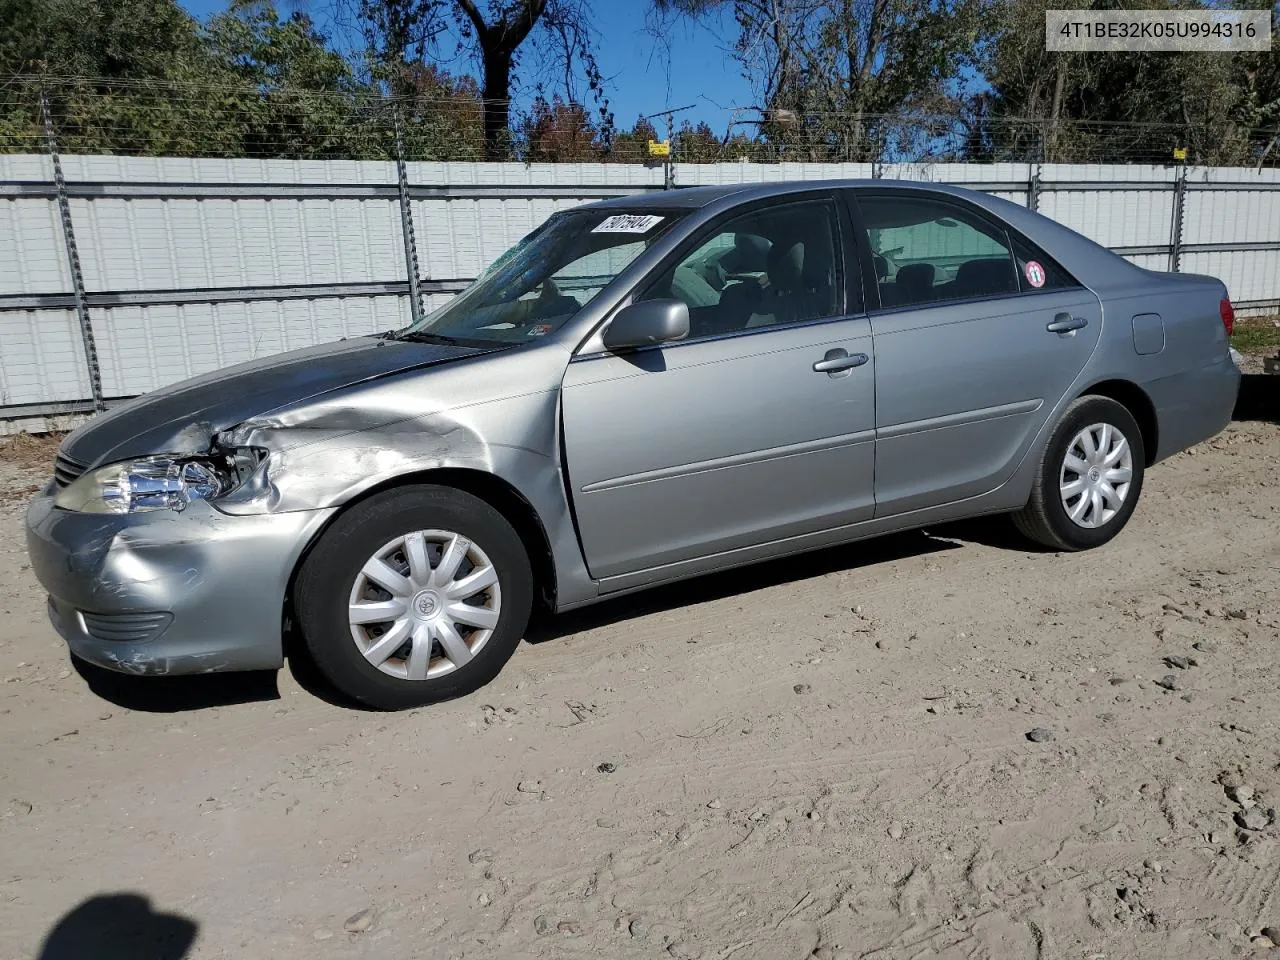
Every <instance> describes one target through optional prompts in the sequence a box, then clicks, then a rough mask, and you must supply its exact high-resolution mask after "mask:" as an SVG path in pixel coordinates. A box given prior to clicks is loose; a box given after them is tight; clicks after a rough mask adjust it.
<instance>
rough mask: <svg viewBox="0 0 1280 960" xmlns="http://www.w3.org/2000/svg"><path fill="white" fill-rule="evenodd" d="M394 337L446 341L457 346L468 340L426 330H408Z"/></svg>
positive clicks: (420, 340)
mask: <svg viewBox="0 0 1280 960" xmlns="http://www.w3.org/2000/svg"><path fill="white" fill-rule="evenodd" d="M394 332H395V331H393V333H394ZM392 339H394V340H408V341H410V342H411V343H444V344H448V345H449V346H457V345H458V344H462V343H465V342H466V341H464V340H459V339H458V338H457V337H447V336H445V335H444V334H443V333H428V332H427V331H425V330H406V331H404V332H403V333H401V334H399V336H393V337H392Z"/></svg>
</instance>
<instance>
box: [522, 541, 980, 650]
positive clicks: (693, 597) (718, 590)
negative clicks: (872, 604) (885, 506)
mask: <svg viewBox="0 0 1280 960" xmlns="http://www.w3.org/2000/svg"><path fill="white" fill-rule="evenodd" d="M986 522H988V523H991V522H992V521H986ZM997 522H998V521H997ZM959 546H960V545H959V544H958V543H955V542H954V541H952V540H947V539H941V538H939V537H936V536H931V535H930V534H929V533H926V532H925V531H922V530H913V531H908V532H906V533H895V534H888V535H885V536H883V537H877V538H874V539H870V540H861V541H859V542H857V543H848V544H841V545H840V546H836V547H828V548H826V549H824V550H816V551H814V552H812V553H803V554H798V555H796V556H793V557H784V558H782V559H778V560H769V561H764V562H761V563H756V564H752V565H751V566H747V567H738V568H736V569H733V570H725V571H723V572H720V573H709V574H706V575H705V576H701V577H695V578H693V579H691V580H682V581H681V582H679V583H673V584H671V585H669V586H664V587H652V588H650V589H648V590H644V591H642V592H640V593H633V594H629V595H627V596H625V597H618V598H617V599H616V600H604V601H601V602H600V603H597V604H593V605H591V606H589V607H585V608H583V609H582V610H571V611H569V612H568V613H562V614H559V615H557V616H548V615H542V616H539V617H537V618H536V619H535V620H534V622H533V623H532V624H530V626H529V631H528V633H526V635H525V640H527V641H528V642H529V643H545V642H547V641H549V640H556V639H559V638H561V637H566V636H570V635H571V634H575V633H581V632H583V631H584V630H593V629H596V628H599V627H605V626H609V625H611V624H615V623H621V622H622V621H625V620H630V619H632V618H634V617H643V616H647V615H650V614H655V613H663V612H665V611H668V610H674V609H676V608H677V607H689V606H695V605H697V604H699V603H707V602H709V601H712V600H720V599H723V598H725V597H732V596H736V595H738V594H743V593H752V592H754V591H756V590H761V589H763V588H765V587H776V586H781V585H783V584H787V583H793V582H796V581H800V580H807V579H809V578H811V577H820V576H824V575H825V574H828V573H835V572H837V571H841V570H855V569H857V568H858V567H865V566H871V565H873V564H877V563H885V562H887V561H890V560H903V559H906V558H908V557H918V556H922V555H924V554H928V553H937V552H939V551H942V550H955V549H958V548H959ZM838 600H839V602H840V603H846V602H847V603H849V604H856V603H857V591H856V588H854V589H853V590H852V591H851V592H850V593H849V594H848V595H847V596H842V597H840V598H838ZM832 602H833V603H835V602H836V600H835V599H833V601H832Z"/></svg>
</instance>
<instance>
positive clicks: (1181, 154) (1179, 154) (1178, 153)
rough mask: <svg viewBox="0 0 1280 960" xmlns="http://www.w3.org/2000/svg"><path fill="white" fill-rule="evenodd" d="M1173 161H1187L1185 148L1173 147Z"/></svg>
mask: <svg viewBox="0 0 1280 960" xmlns="http://www.w3.org/2000/svg"><path fill="white" fill-rule="evenodd" d="M1173 159H1175V160H1185V159H1187V148H1186V147H1174V148H1173Z"/></svg>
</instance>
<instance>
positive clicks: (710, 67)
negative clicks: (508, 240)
mask: <svg viewBox="0 0 1280 960" xmlns="http://www.w3.org/2000/svg"><path fill="white" fill-rule="evenodd" d="M179 2H181V3H182V5H183V6H184V7H186V8H187V9H188V10H190V11H191V12H192V13H193V14H195V15H196V16H197V17H200V18H202V19H203V18H205V17H208V16H210V15H211V14H214V13H219V12H221V11H222V10H225V9H226V7H227V3H226V0H179ZM278 6H279V9H280V10H281V11H282V12H283V13H289V12H292V11H293V10H295V9H296V10H302V11H304V12H306V13H308V14H310V15H311V17H312V19H313V20H315V21H316V22H317V24H318V25H319V26H320V28H321V29H322V30H323V31H324V32H325V33H327V34H329V35H330V36H333V35H334V34H335V32H336V30H335V28H334V25H333V24H332V22H331V21H330V10H331V9H332V0H278ZM595 7H596V9H595V10H594V12H593V14H592V16H593V19H594V23H595V27H596V31H597V33H598V35H599V38H598V43H597V49H596V56H597V59H598V62H599V64H600V69H601V72H602V73H603V74H604V76H605V77H606V83H607V88H606V92H607V93H608V96H609V99H610V103H611V107H612V109H613V113H614V118H615V121H616V123H617V125H618V127H619V128H620V129H626V128H630V126H631V124H632V123H633V122H634V121H635V119H636V117H637V116H639V115H641V114H652V113H657V112H658V111H659V110H665V109H668V108H672V107H683V106H686V105H689V104H692V105H693V107H694V108H693V109H692V110H687V111H684V112H683V113H681V114H679V115H678V117H677V122H679V120H681V119H684V118H688V119H690V120H692V121H693V122H697V121H699V120H705V121H706V122H707V123H709V124H710V125H711V127H712V129H714V130H715V131H716V133H718V134H723V133H724V131H725V128H726V127H727V126H728V124H729V121H730V114H731V111H730V108H731V107H734V106H749V105H750V104H751V91H750V88H749V87H748V85H747V83H746V81H745V80H744V79H743V77H742V72H741V70H740V69H739V67H738V64H737V63H736V62H734V61H733V60H731V59H730V58H729V56H728V54H727V53H725V51H724V50H723V49H722V47H723V44H722V42H721V41H720V40H719V39H718V38H717V35H716V34H717V33H719V34H721V35H723V36H728V31H727V30H724V29H723V28H724V27H725V26H729V25H731V24H730V22H729V19H728V18H725V19H724V20H723V21H722V22H721V23H720V24H718V25H717V27H716V29H715V30H714V31H713V30H712V29H708V28H707V27H704V26H695V25H692V24H688V23H684V22H681V23H677V24H675V25H674V26H673V27H671V28H670V29H668V30H667V31H666V32H665V34H664V36H663V37H662V38H661V39H659V38H656V37H654V36H652V35H651V34H650V33H648V32H646V29H645V27H646V22H645V21H646V12H647V11H648V10H649V9H650V3H649V0H608V2H605V3H597V4H595ZM531 88H532V84H531V83H530V84H527V85H526V89H524V90H522V91H521V94H519V95H518V96H517V99H518V101H519V103H520V105H524V104H526V103H527V102H528V99H529V98H530V97H531V95H532V89H531ZM658 129H659V132H663V133H665V128H664V127H663V126H661V125H660V122H659V126H658Z"/></svg>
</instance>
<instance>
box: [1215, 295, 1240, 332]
mask: <svg viewBox="0 0 1280 960" xmlns="http://www.w3.org/2000/svg"><path fill="white" fill-rule="evenodd" d="M1218 313H1219V314H1220V315H1221V316H1222V325H1223V326H1224V327H1226V329H1227V336H1228V337H1229V336H1231V331H1232V330H1233V329H1234V328H1235V325H1236V308H1235V307H1233V306H1231V301H1230V300H1228V299H1227V298H1226V297H1223V298H1222V300H1221V301H1220V302H1219V303H1218Z"/></svg>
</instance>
